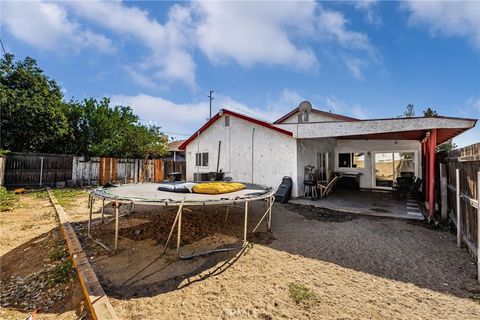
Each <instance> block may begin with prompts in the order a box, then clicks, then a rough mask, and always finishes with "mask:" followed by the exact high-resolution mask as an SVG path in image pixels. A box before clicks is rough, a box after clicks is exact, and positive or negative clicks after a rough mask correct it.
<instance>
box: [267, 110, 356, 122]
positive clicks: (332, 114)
mask: <svg viewBox="0 0 480 320" xmlns="http://www.w3.org/2000/svg"><path fill="white" fill-rule="evenodd" d="M297 112H298V107H297V108H295V109H293V110H292V111H290V112H289V113H287V114H286V115H284V116H283V117H281V118H280V119H278V120H277V121H275V122H274V123H275V124H278V123H282V122H283V121H285V120H287V119H288V118H290V117H291V116H293V115H294V114H295V113H297ZM312 112H315V113H318V114H321V115H322V116H326V117H331V118H334V119H337V120H340V121H358V119H356V118H352V117H347V116H342V115H341V114H336V113H331V112H326V111H322V110H318V109H312Z"/></svg>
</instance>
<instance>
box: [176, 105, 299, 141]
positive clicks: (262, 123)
mask: <svg viewBox="0 0 480 320" xmlns="http://www.w3.org/2000/svg"><path fill="white" fill-rule="evenodd" d="M222 115H230V116H233V117H236V118H239V119H242V120H245V121H248V122H251V123H254V124H257V125H260V126H262V127H265V128H268V129H271V130H274V131H277V132H280V133H283V134H286V135H287V136H290V137H293V133H292V132H290V131H287V130H285V129H282V128H278V127H275V126H273V125H272V124H270V123H268V122H265V121H263V120H259V119H255V118H252V117H249V116H246V115H243V114H241V113H237V112H234V111H231V110H227V109H220V111H219V112H218V113H217V114H215V115H214V116H213V117H212V118H211V119H210V120H208V121H207V122H206V123H205V124H204V125H203V126H202V127H201V128H200V129H198V130H197V131H196V132H195V133H194V134H192V135H191V136H190V138H188V139H187V140H185V141H184V142H183V143H182V144H181V145H180V146H179V147H178V149H180V150H185V149H186V147H187V145H188V144H189V143H190V142H192V141H193V140H194V139H195V138H196V137H197V136H198V135H199V134H200V133H202V132H203V131H205V130H206V129H207V128H208V127H210V126H211V125H212V124H213V123H214V122H215V121H217V120H218V118H220V117H221V116H222Z"/></svg>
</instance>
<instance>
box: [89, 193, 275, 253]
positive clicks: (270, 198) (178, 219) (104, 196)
mask: <svg viewBox="0 0 480 320" xmlns="http://www.w3.org/2000/svg"><path fill="white" fill-rule="evenodd" d="M120 187H121V186H120ZM263 190H265V192H264V193H262V194H257V195H256V196H252V195H246V196H243V197H237V198H235V199H221V200H205V201H186V198H187V197H188V196H187V195H188V194H186V195H185V196H184V198H183V200H182V201H174V200H171V201H167V200H163V201H149V200H145V199H128V198H126V197H124V198H120V197H117V196H114V195H110V194H108V193H106V192H105V188H103V187H102V188H97V189H94V190H92V191H91V192H90V195H89V198H88V207H89V215H88V228H87V235H88V238H90V239H93V240H94V241H95V242H96V243H98V244H100V245H101V246H102V247H104V248H105V249H107V250H108V251H111V250H110V248H108V246H106V245H105V244H104V243H102V242H101V241H99V240H97V239H95V238H93V236H92V234H91V229H92V215H93V203H94V201H95V199H101V200H102V207H101V222H102V223H105V221H104V212H105V200H110V201H111V203H112V205H113V206H114V207H115V240H114V253H117V251H118V235H119V220H120V214H119V208H120V205H122V204H130V206H131V207H130V212H131V213H132V212H134V211H135V205H136V204H140V205H148V206H164V207H172V206H178V210H177V213H176V215H175V220H174V222H173V224H172V226H171V228H170V233H169V235H168V238H167V240H166V242H165V245H164V249H163V252H162V254H165V252H166V251H167V249H168V244H169V242H170V239H171V237H172V235H173V231H174V230H175V227H176V228H177V243H176V254H177V256H178V257H179V258H181V259H190V258H193V257H196V256H200V255H205V254H210V253H213V252H221V251H228V250H235V249H241V248H243V247H245V245H246V244H247V233H248V230H247V229H248V207H249V203H250V202H252V201H258V200H266V201H267V210H266V211H265V213H264V214H263V215H262V217H261V218H260V220H259V221H258V223H257V224H256V226H255V228H253V230H252V233H254V232H255V231H256V230H257V229H258V227H259V226H260V224H261V223H262V222H263V221H264V220H265V218H267V221H266V226H267V231H268V232H270V231H271V226H272V207H273V203H274V202H275V196H274V194H275V192H274V190H273V189H272V188H264V189H263ZM242 202H243V203H245V206H244V226H243V244H242V246H240V247H230V248H221V249H214V250H209V251H205V252H201V253H197V254H194V255H191V256H180V243H181V234H182V213H183V210H184V207H186V206H191V207H194V206H225V205H227V206H228V207H227V215H226V217H225V220H226V219H227V217H228V213H229V209H230V206H231V205H237V204H240V203H242Z"/></svg>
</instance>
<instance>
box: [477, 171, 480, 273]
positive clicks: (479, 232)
mask: <svg viewBox="0 0 480 320" xmlns="http://www.w3.org/2000/svg"><path fill="white" fill-rule="evenodd" d="M477 280H478V282H480V171H478V172H477Z"/></svg>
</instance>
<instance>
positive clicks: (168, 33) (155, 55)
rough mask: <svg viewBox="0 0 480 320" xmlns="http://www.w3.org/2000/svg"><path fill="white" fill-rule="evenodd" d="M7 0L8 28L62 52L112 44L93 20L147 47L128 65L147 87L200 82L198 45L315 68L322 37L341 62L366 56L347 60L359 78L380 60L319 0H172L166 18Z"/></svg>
mask: <svg viewBox="0 0 480 320" xmlns="http://www.w3.org/2000/svg"><path fill="white" fill-rule="evenodd" d="M3 3H5V4H7V5H6V7H7V9H8V10H4V11H6V12H5V13H2V21H3V20H5V25H6V26H7V27H8V30H9V31H10V32H11V33H12V35H14V36H15V37H17V38H18V39H21V40H23V41H25V42H27V43H30V44H31V45H33V46H37V47H43V48H48V49H54V50H56V51H59V50H58V49H59V48H61V47H62V45H64V44H66V43H72V44H75V45H76V46H77V47H78V48H82V47H86V46H89V47H97V48H98V49H100V50H103V51H110V50H112V43H111V41H110V40H109V39H108V38H106V37H105V36H104V35H101V34H98V33H94V32H93V31H91V30H89V29H87V28H85V27H82V25H81V23H82V24H83V25H86V24H87V22H88V23H89V24H90V25H92V26H94V27H95V28H96V29H102V28H103V29H104V30H105V31H106V32H108V34H112V35H115V36H116V38H115V41H116V42H118V44H119V46H123V45H124V44H125V43H127V42H128V43H135V44H136V45H139V46H140V48H142V49H143V48H147V49H148V52H147V53H143V56H142V57H140V58H134V59H131V61H128V63H127V66H126V72H127V74H129V75H130V76H131V78H132V80H133V81H135V82H137V83H139V84H140V85H142V86H146V87H159V86H165V85H166V84H170V83H172V82H175V81H181V82H183V83H185V84H186V85H187V86H189V87H190V88H192V89H195V88H196V87H197V84H196V64H195V61H194V58H193V56H194V54H196V53H197V52H202V53H203V54H205V56H206V57H207V58H208V59H209V60H210V61H211V62H212V63H213V64H215V65H223V64H227V63H232V62H234V63H238V64H240V65H242V66H245V67H250V66H253V65H256V64H264V65H275V66H283V67H285V68H290V69H295V70H301V71H306V72H309V71H312V70H313V71H315V70H316V69H317V68H318V66H319V64H320V63H319V61H318V59H317V56H316V54H315V52H314V50H313V48H312V47H311V43H312V42H322V43H328V44H332V46H331V47H330V48H335V49H334V50H336V53H340V55H339V56H340V60H341V61H343V60H342V58H341V56H342V55H344V54H345V53H348V56H351V57H356V58H357V59H361V60H363V61H364V62H363V63H356V64H355V66H354V67H352V63H350V65H347V68H348V70H350V72H352V73H353V75H354V76H355V77H360V75H361V72H362V69H364V68H366V67H367V66H368V65H369V64H368V63H366V62H367V61H370V60H375V59H377V54H376V52H375V49H374V47H373V46H372V45H371V43H370V40H369V38H368V36H367V35H366V34H364V33H361V32H356V31H353V30H351V27H350V22H349V21H348V20H347V19H346V18H345V16H344V15H343V14H342V13H340V12H339V11H334V10H330V9H328V10H327V9H324V8H323V7H322V6H321V4H319V3H318V2H315V1H300V2H299V1H288V2H275V3H273V2H268V1H266V2H230V1H229V2H227V1H223V2H222V1H202V2H195V1H194V2H187V3H181V4H173V5H171V6H170V7H168V9H167V10H168V11H167V12H166V13H167V15H166V18H165V22H162V23H161V22H159V20H158V19H156V18H155V17H154V16H153V15H152V14H151V13H152V12H149V11H146V10H143V9H140V8H138V7H137V6H135V3H134V2H132V3H125V2H122V1H98V0H93V1H68V2H67V1H65V2H42V1H37V2H19V3H17V2H15V3H13V2H10V1H8V2H2V4H3ZM39 12H40V14H39ZM3 16H5V18H3ZM2 23H3V22H2ZM323 50H329V49H326V48H324V49H323ZM352 61H353V60H352Z"/></svg>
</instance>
